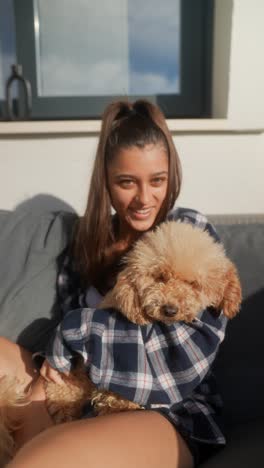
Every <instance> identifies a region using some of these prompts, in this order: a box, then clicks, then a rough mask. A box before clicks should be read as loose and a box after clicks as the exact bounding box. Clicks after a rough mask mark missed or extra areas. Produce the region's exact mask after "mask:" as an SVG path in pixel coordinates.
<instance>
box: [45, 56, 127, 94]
mask: <svg viewBox="0 0 264 468" xmlns="http://www.w3.org/2000/svg"><path fill="white" fill-rule="evenodd" d="M127 93H128V70H127V67H126V65H125V64H124V63H122V61H121V60H119V61H110V60H101V61H98V62H97V63H94V64H92V65H90V66H87V64H79V65H78V66H77V64H76V63H75V62H74V61H71V60H70V59H68V60H67V61H65V60H64V59H63V58H61V57H56V56H52V57H48V58H47V59H45V60H44V62H43V66H42V94H41V95H42V96H85V95H88V96H96V95H114V94H127Z"/></svg>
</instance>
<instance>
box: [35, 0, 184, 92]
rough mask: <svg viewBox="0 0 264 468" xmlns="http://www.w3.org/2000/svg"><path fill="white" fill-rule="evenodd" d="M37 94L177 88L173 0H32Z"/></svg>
mask: <svg viewBox="0 0 264 468" xmlns="http://www.w3.org/2000/svg"><path fill="white" fill-rule="evenodd" d="M34 16H35V21H34V23H35V39H36V62H37V83H38V95H39V96H84V95H85V96H110V95H150V94H172V93H174V94H176V93H178V92H179V54H180V43H179V41H180V24H179V18H180V0H163V2H162V3H161V2H159V1H158V0H145V1H144V2H142V0H112V1H111V2H110V1H109V0H97V1H96V2H94V1H92V0H75V1H74V2H72V0H63V1H62V0H34Z"/></svg>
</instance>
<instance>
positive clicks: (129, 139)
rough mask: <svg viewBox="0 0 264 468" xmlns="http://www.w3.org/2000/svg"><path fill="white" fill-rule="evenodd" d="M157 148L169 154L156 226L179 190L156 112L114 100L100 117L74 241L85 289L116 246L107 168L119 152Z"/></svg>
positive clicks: (172, 151)
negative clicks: (83, 209) (85, 196)
mask: <svg viewBox="0 0 264 468" xmlns="http://www.w3.org/2000/svg"><path fill="white" fill-rule="evenodd" d="M157 143H159V144H162V145H163V146H164V148H165V150H166V152H167V154H168V160H169V178H168V190H167V195H166V198H165V200H164V202H163V205H162V207H161V210H160V212H159V214H158V216H157V219H156V221H155V225H156V224H158V223H159V222H161V221H163V220H164V219H165V218H166V216H167V213H168V211H169V210H170V209H171V208H172V207H173V205H174V203H175V201H176V199H177V197H178V195H179V192H180V188H181V165H180V160H179V157H178V153H177V151H176V148H175V146H174V143H173V140H172V136H171V134H170V132H169V129H168V127H167V124H166V121H165V117H164V115H163V113H162V112H161V110H160V109H159V108H158V107H157V106H155V105H154V104H151V103H150V102H148V101H146V100H143V99H142V100H138V101H135V102H134V103H131V102H129V101H117V102H113V103H112V104H110V105H109V106H108V107H107V108H106V110H105V112H104V114H103V117H102V128H101V133H100V137H99V143H98V148H97V152H96V157H95V162H94V168H93V173H92V178H91V183H90V190H89V195H88V201H87V206H86V210H85V213H84V216H83V217H82V218H80V220H79V222H78V226H77V231H76V236H75V239H74V246H73V247H74V250H73V254H74V260H75V266H76V268H77V269H78V270H79V272H80V274H81V278H82V281H83V283H84V284H87V283H93V281H94V279H95V278H98V274H100V270H101V269H103V267H104V264H105V260H106V258H105V254H106V251H107V249H109V247H110V246H111V244H112V243H113V242H114V241H115V233H114V229H113V223H112V215H111V201H110V197H109V193H108V190H107V171H106V169H107V164H108V163H109V161H111V159H112V158H114V156H115V154H117V152H118V151H119V150H120V149H121V148H129V147H133V146H137V147H140V148H143V147H144V146H146V145H148V144H157Z"/></svg>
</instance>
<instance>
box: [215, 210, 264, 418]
mask: <svg viewBox="0 0 264 468" xmlns="http://www.w3.org/2000/svg"><path fill="white" fill-rule="evenodd" d="M210 220H211V221H212V222H213V223H214V225H215V227H216V230H217V232H218V234H219V235H220V237H221V240H222V242H223V243H224V245H225V248H226V252H227V254H228V256H229V257H230V258H231V259H232V260H233V261H234V263H235V264H236V266H237V268H238V271H239V275H240V279H241V283H242V293H243V303H242V308H241V311H240V313H239V315H237V317H235V318H234V319H233V320H231V321H230V322H229V323H228V326H227V332H226V338H225V341H224V342H223V344H222V345H221V348H220V352H219V354H218V357H217V359H216V363H215V373H216V376H217V381H218V385H219V387H220V391H221V393H222V396H223V400H224V407H225V413H224V414H225V420H226V423H227V424H233V423H238V422H246V421H249V420H252V419H257V418H258V417H263V416H264V362H263V360H262V359H263V354H264V353H263V349H264V337H263V333H264V215H251V216H245V215H241V216H239V215H235V216H223V217H221V216H215V217H211V218H210ZM262 353H263V354H262Z"/></svg>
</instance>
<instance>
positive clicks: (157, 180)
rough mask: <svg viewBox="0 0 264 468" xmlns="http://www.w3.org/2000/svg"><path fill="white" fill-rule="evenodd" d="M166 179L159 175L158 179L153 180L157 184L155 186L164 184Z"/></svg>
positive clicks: (153, 183)
mask: <svg viewBox="0 0 264 468" xmlns="http://www.w3.org/2000/svg"><path fill="white" fill-rule="evenodd" d="M165 180H166V179H165V178H163V177H157V178H156V179H153V180H152V185H155V186H158V185H162V184H163V182H164V181H165Z"/></svg>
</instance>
